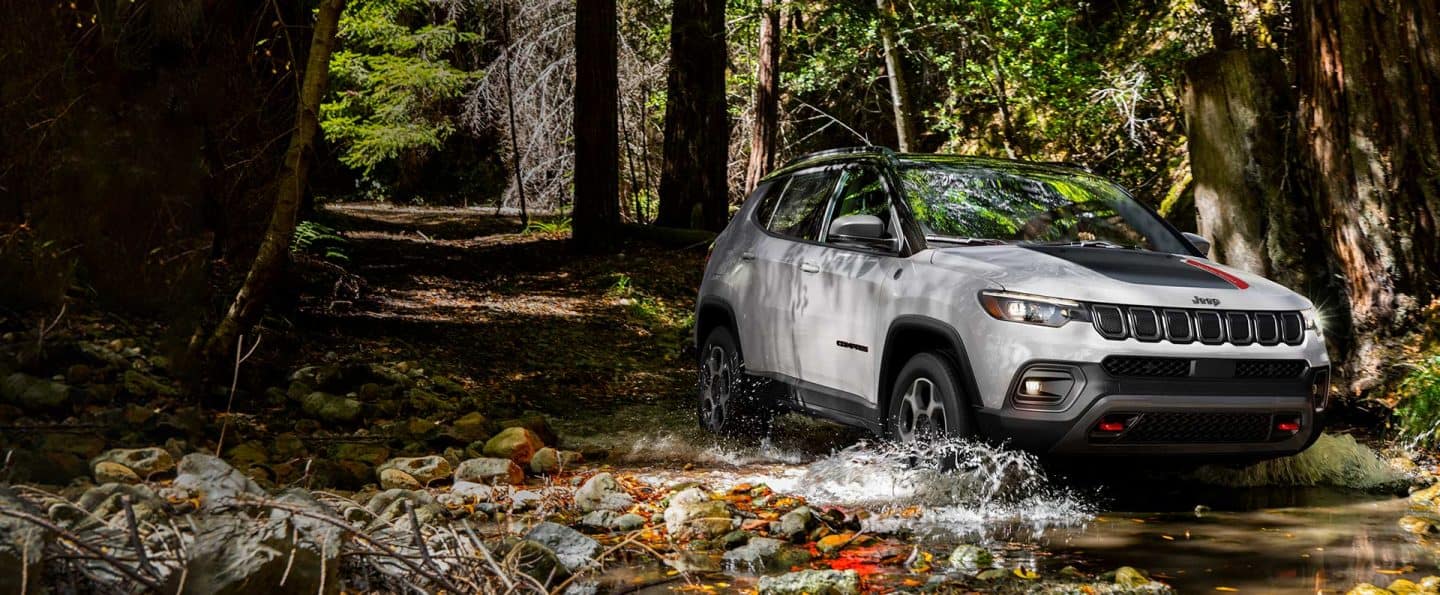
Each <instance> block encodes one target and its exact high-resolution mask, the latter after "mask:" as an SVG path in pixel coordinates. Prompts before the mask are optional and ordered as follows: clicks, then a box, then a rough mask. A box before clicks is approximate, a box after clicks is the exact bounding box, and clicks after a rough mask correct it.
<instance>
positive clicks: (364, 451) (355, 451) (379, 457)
mask: <svg viewBox="0 0 1440 595" xmlns="http://www.w3.org/2000/svg"><path fill="white" fill-rule="evenodd" d="M330 456H331V457H333V458H335V459H336V460H340V461H358V462H361V463H365V464H366V465H369V466H371V467H375V466H379V465H382V464H384V463H385V461H386V460H388V459H389V458H390V449H389V448H386V447H385V446H384V445H381V444H375V443H368V442H345V443H341V444H337V445H335V448H334V449H332V450H331V455H330Z"/></svg>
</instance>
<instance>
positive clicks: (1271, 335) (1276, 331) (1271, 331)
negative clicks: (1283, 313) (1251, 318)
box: [1255, 312, 1280, 345]
mask: <svg viewBox="0 0 1440 595" xmlns="http://www.w3.org/2000/svg"><path fill="white" fill-rule="evenodd" d="M1255 340H1256V341H1259V342H1260V344H1261V345H1274V344H1276V343H1279V342H1280V321H1279V319H1277V318H1276V317H1275V314H1273V313H1271V312H1256V313H1255Z"/></svg>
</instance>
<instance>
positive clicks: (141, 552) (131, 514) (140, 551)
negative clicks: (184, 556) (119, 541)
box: [120, 495, 160, 578]
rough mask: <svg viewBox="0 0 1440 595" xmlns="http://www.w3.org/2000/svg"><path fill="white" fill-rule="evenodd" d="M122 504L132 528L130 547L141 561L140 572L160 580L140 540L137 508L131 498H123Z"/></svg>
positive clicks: (126, 519)
mask: <svg viewBox="0 0 1440 595" xmlns="http://www.w3.org/2000/svg"><path fill="white" fill-rule="evenodd" d="M120 503H121V504H123V505H125V524H126V525H127V526H129V528H130V547H132V548H135V557H136V558H137V559H138V560H139V561H140V570H142V571H144V572H145V574H148V575H150V576H153V577H155V578H160V574H159V573H157V572H155V567H154V566H151V565H150V556H149V554H147V553H146V552H145V542H144V541H141V540H140V524H139V523H136V522H135V507H134V506H132V505H131V504H130V496H128V495H127V496H121V497H120Z"/></svg>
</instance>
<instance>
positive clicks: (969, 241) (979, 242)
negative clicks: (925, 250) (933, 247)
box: [925, 236, 1005, 246]
mask: <svg viewBox="0 0 1440 595" xmlns="http://www.w3.org/2000/svg"><path fill="white" fill-rule="evenodd" d="M925 241H927V242H940V243H943V244H955V245H957V246H1001V245H1004V244H1005V240H997V239H994V238H961V237H953V236H925Z"/></svg>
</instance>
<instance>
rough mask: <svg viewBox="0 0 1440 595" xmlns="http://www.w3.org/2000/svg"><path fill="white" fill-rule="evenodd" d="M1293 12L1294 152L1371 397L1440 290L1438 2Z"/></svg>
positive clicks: (1317, 6) (1405, 0)
mask: <svg viewBox="0 0 1440 595" xmlns="http://www.w3.org/2000/svg"><path fill="white" fill-rule="evenodd" d="M1296 4H1297V6H1296V13H1297V14H1296V18H1295V24H1296V36H1295V38H1294V42H1293V47H1294V48H1295V51H1296V56H1295V61H1294V64H1295V69H1296V81H1295V83H1296V88H1297V89H1298V90H1299V94H1300V95H1299V125H1298V127H1297V130H1296V132H1297V135H1296V139H1297V147H1296V148H1297V150H1298V152H1299V156H1300V159H1301V165H1302V167H1303V172H1302V175H1303V181H1304V187H1305V189H1306V190H1307V191H1308V192H1309V194H1310V195H1311V196H1312V197H1313V199H1314V202H1315V210H1316V212H1317V214H1318V216H1319V218H1320V225H1321V227H1322V228H1323V229H1325V230H1327V231H1328V233H1326V234H1325V235H1326V237H1327V238H1328V240H1329V248H1330V252H1331V253H1332V258H1333V259H1334V262H1335V264H1336V266H1337V267H1338V268H1339V270H1340V272H1341V273H1342V275H1343V277H1344V284H1345V288H1344V289H1345V294H1346V300H1345V301H1346V302H1347V305H1348V306H1349V316H1350V327H1351V334H1350V338H1351V341H1353V343H1352V344H1351V345H1349V347H1350V354H1349V355H1350V357H1349V358H1348V362H1347V365H1348V368H1349V369H1348V371H1349V372H1350V381H1351V388H1352V389H1354V390H1357V391H1362V390H1367V389H1370V388H1373V387H1376V386H1378V385H1379V384H1380V383H1381V382H1382V381H1384V380H1386V378H1385V376H1386V374H1387V373H1393V370H1395V369H1396V367H1395V366H1393V365H1392V364H1394V363H1396V362H1395V361H1394V359H1393V357H1394V356H1396V355H1397V354H1398V353H1399V351H1398V347H1399V345H1400V344H1401V343H1402V342H1403V339H1404V338H1405V337H1406V336H1407V335H1409V334H1411V333H1412V332H1414V331H1416V330H1417V328H1418V327H1419V324H1417V323H1419V322H1420V316H1421V309H1422V308H1424V307H1426V306H1427V305H1429V304H1430V302H1431V300H1432V299H1434V298H1435V297H1436V293H1437V289H1440V227H1437V224H1436V217H1437V216H1440V146H1437V145H1440V128H1437V126H1440V124H1437V122H1440V94H1437V93H1436V90H1437V89H1440V43H1436V40H1440V2H1437V1H1436V0H1344V1H1335V0H1300V1H1299V2H1297V3H1296Z"/></svg>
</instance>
